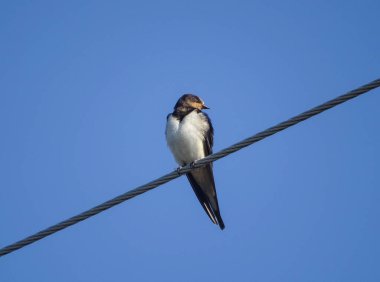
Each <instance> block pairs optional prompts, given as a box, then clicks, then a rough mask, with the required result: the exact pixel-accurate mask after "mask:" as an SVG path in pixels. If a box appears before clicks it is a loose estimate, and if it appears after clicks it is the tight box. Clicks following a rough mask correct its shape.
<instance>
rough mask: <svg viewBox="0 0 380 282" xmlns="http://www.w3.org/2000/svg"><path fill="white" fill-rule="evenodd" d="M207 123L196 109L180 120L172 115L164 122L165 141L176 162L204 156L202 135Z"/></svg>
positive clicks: (207, 128) (185, 162) (180, 162)
mask: <svg viewBox="0 0 380 282" xmlns="http://www.w3.org/2000/svg"><path fill="white" fill-rule="evenodd" d="M207 130H209V125H208V123H207V122H206V120H205V119H202V117H201V113H198V112H196V111H193V112H191V113H190V114H188V115H187V116H185V117H184V118H183V119H182V121H181V122H180V121H179V120H178V119H177V118H175V117H173V116H172V115H170V116H169V118H168V121H167V124H166V141H167V143H168V146H169V148H170V150H171V151H172V153H173V155H174V158H175V159H176V161H177V163H178V164H179V165H181V166H183V165H185V164H188V163H191V162H193V161H195V160H199V159H202V158H204V157H205V154H204V148H203V146H204V138H205V137H204V136H205V132H207Z"/></svg>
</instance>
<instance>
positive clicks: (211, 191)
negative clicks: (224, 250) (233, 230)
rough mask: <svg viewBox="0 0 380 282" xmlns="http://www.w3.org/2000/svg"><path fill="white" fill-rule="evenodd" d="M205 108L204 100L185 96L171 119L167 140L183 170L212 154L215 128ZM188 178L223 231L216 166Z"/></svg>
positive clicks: (209, 213)
mask: <svg viewBox="0 0 380 282" xmlns="http://www.w3.org/2000/svg"><path fill="white" fill-rule="evenodd" d="M205 109H209V108H208V107H207V106H206V105H205V103H204V102H203V100H202V99H201V98H199V97H198V96H196V95H193V94H184V95H182V96H181V97H180V98H179V99H178V101H177V103H176V104H175V106H174V111H173V112H172V113H170V114H169V115H168V116H167V122H166V130H165V135H166V141H167V144H168V147H169V149H170V151H171V152H172V154H173V156H174V159H175V160H176V162H177V163H178V164H179V166H180V167H182V166H185V165H188V164H190V165H194V163H195V162H196V161H197V160H199V159H202V158H204V157H206V156H208V155H210V154H212V147H213V143H214V128H213V126H212V123H211V119H210V118H209V116H208V115H207V114H206V113H204V112H203V111H202V110H205ZM186 176H187V179H188V180H189V182H190V185H191V187H192V188H193V190H194V193H195V195H196V196H197V198H198V200H199V202H200V203H201V205H202V207H203V209H204V210H205V212H206V214H207V215H208V216H209V218H210V219H211V221H212V222H213V223H214V224H217V225H219V228H220V229H221V230H223V229H224V228H225V226H224V222H223V219H222V217H221V215H220V210H219V204H218V198H217V194H216V189H215V181H214V174H213V167H212V163H210V164H207V165H206V166H203V167H200V168H195V169H193V170H192V171H190V172H188V173H186Z"/></svg>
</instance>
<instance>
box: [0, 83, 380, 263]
mask: <svg viewBox="0 0 380 282" xmlns="http://www.w3.org/2000/svg"><path fill="white" fill-rule="evenodd" d="M379 86H380V79H377V80H374V81H372V82H370V83H368V84H365V85H363V86H361V87H359V88H357V89H355V90H352V91H350V92H348V93H346V94H344V95H342V96H338V97H336V98H335V99H332V100H330V101H327V102H326V103H323V104H321V105H319V106H317V107H315V108H312V109H310V110H308V111H306V112H303V113H302V114H299V115H297V116H295V117H292V118H290V119H288V120H286V121H284V122H281V123H279V124H277V125H275V126H273V127H270V128H268V129H266V130H264V131H261V132H259V133H257V134H255V135H253V136H251V137H249V138H247V139H245V140H243V141H240V142H238V143H236V144H234V145H232V146H230V147H228V148H226V149H223V150H221V151H219V152H217V153H215V154H212V155H209V156H207V157H205V158H203V159H201V160H199V161H197V162H196V163H195V164H194V165H193V166H190V165H186V166H184V167H182V168H180V169H178V170H175V171H172V172H171V173H168V174H166V175H164V176H162V177H160V178H157V179H156V180H153V181H151V182H149V183H147V184H144V185H142V186H139V187H137V188H135V189H133V190H131V191H129V192H126V193H124V194H121V195H119V196H117V197H115V198H113V199H111V200H109V201H106V202H104V203H102V204H100V205H98V206H96V207H93V208H92V209H89V210H87V211H85V212H82V213H81V214H78V215H76V216H73V217H71V218H69V219H66V220H64V221H62V222H60V223H57V224H55V225H53V226H50V227H48V228H46V229H44V230H42V231H40V232H38V233H36V234H34V235H31V236H29V237H26V238H25V239H23V240H21V241H18V242H16V243H13V244H11V245H9V246H6V247H4V248H2V249H0V257H1V256H4V255H6V254H9V253H11V252H13V251H15V250H18V249H21V248H23V247H25V246H27V245H29V244H32V243H34V242H36V241H38V240H41V239H43V238H45V237H47V236H49V235H51V234H54V233H55V232H58V231H60V230H62V229H65V228H66V227H69V226H71V225H74V224H76V223H78V222H80V221H82V220H85V219H87V218H89V217H91V216H94V215H96V214H98V213H100V212H102V211H105V210H107V209H109V208H111V207H113V206H116V205H118V204H120V203H122V202H124V201H126V200H129V199H131V198H133V197H136V196H138V195H140V194H143V193H145V192H147V191H149V190H152V189H154V188H156V187H158V186H160V185H162V184H165V183H166V182H169V181H171V180H173V179H175V178H177V177H179V176H181V175H183V174H185V173H187V172H189V171H191V170H193V169H195V168H198V167H201V166H204V165H206V164H208V163H211V162H214V161H216V160H218V159H221V158H223V157H225V156H227V155H229V154H232V153H234V152H236V151H238V150H240V149H242V148H244V147H247V146H249V145H252V144H253V143H256V142H258V141H260V140H262V139H264V138H266V137H269V136H271V135H273V134H275V133H277V132H280V131H282V130H284V129H287V128H289V127H291V126H293V125H295V124H297V123H299V122H301V121H304V120H306V119H308V118H311V117H312V116H315V115H317V114H320V113H322V112H324V111H326V110H328V109H331V108H333V107H335V106H337V105H339V104H341V103H344V102H346V101H348V100H350V99H353V98H355V97H357V96H359V95H362V94H364V93H366V92H368V91H370V90H372V89H375V88H377V87H379Z"/></svg>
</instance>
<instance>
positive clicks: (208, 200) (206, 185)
mask: <svg viewBox="0 0 380 282" xmlns="http://www.w3.org/2000/svg"><path fill="white" fill-rule="evenodd" d="M186 176H187V178H188V180H189V182H190V184H191V187H192V188H193V190H194V193H195V195H196V196H197V198H198V200H199V202H200V203H201V205H202V207H203V209H204V210H205V212H206V214H207V215H208V216H209V218H210V219H211V221H212V222H213V223H214V224H217V225H219V227H220V229H221V230H223V229H224V227H225V226H224V222H223V219H222V217H221V215H220V211H219V204H218V199H217V196H216V191H215V183H214V177H213V173H212V167H211V166H209V165H208V166H206V167H203V168H199V169H195V170H193V171H192V172H189V173H187V174H186Z"/></svg>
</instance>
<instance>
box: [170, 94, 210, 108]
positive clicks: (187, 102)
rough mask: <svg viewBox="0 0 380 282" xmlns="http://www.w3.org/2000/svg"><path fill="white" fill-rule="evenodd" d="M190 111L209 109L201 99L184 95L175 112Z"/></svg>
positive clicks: (176, 105)
mask: <svg viewBox="0 0 380 282" xmlns="http://www.w3.org/2000/svg"><path fill="white" fill-rule="evenodd" d="M189 109H191V110H194V109H197V110H203V109H209V107H207V106H206V105H205V103H204V102H203V100H202V99H201V98H199V97H198V96H196V95H193V94H185V95H182V97H181V98H179V99H178V101H177V103H176V104H175V106H174V110H176V111H188V110H189Z"/></svg>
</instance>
